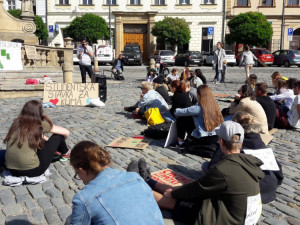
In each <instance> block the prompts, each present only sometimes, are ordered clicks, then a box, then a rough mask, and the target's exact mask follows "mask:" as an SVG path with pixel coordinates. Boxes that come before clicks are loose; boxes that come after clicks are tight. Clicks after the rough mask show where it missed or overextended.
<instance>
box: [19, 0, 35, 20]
mask: <svg viewBox="0 0 300 225" xmlns="http://www.w3.org/2000/svg"><path fill="white" fill-rule="evenodd" d="M33 2H34V0H22V14H21V16H20V17H21V19H22V20H31V21H32V20H34V12H33Z"/></svg>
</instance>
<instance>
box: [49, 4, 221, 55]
mask: <svg viewBox="0 0 300 225" xmlns="http://www.w3.org/2000/svg"><path fill="white" fill-rule="evenodd" d="M47 2H48V3H47V23H48V24H47V25H48V26H49V25H52V26H53V27H55V25H57V26H56V28H57V31H56V32H54V36H53V37H52V38H50V39H49V43H50V45H51V46H54V44H56V43H59V44H63V28H65V27H67V26H68V25H69V24H70V22H71V21H72V20H73V19H74V18H75V17H76V16H81V15H83V14H85V13H94V14H96V15H99V16H101V17H103V18H104V19H105V20H106V21H107V23H108V22H109V2H110V0H97V1H96V0H72V1H71V0H48V1H47ZM224 2H225V1H224V0H111V27H112V31H113V34H112V37H113V40H112V41H113V43H114V46H115V49H116V54H119V53H120V52H121V51H123V48H124V45H125V44H126V43H128V42H138V43H140V45H141V47H142V49H143V51H144V54H145V55H146V56H148V57H149V56H150V54H152V53H153V51H154V50H155V48H156V47H157V46H156V41H155V38H154V37H153V36H152V34H151V29H152V27H153V26H154V24H155V22H157V21H159V20H162V19H163V18H164V17H166V16H168V17H179V18H184V19H185V20H186V22H187V23H188V24H189V27H190V30H191V37H192V38H191V40H190V43H189V45H188V46H185V47H186V48H188V49H189V50H195V51H196V50H197V51H209V50H212V46H213V45H215V44H216V42H218V41H222V40H223V38H224V33H225V29H224V23H223V21H224V19H223V18H224V16H225V12H224V11H225V7H223V6H224V5H223V3H224ZM209 27H213V28H214V32H213V35H212V36H211V35H210V36H209V37H208V34H207V30H208V28H209ZM208 38H212V39H208Z"/></svg>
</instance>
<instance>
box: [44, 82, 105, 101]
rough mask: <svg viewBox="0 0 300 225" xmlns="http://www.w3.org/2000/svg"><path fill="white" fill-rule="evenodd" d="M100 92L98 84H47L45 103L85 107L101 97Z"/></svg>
mask: <svg viewBox="0 0 300 225" xmlns="http://www.w3.org/2000/svg"><path fill="white" fill-rule="evenodd" d="M98 90H99V84H98V83H46V84H45V85H44V99H43V102H52V103H53V104H54V105H77V106H85V105H88V104H89V102H90V99H92V98H98V97H99V93H98Z"/></svg>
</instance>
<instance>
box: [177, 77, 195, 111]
mask: <svg viewBox="0 0 300 225" xmlns="http://www.w3.org/2000/svg"><path fill="white" fill-rule="evenodd" d="M181 82H182V83H184V84H185V92H186V93H188V94H189V97H190V99H191V101H192V104H193V105H195V104H196V103H197V102H198V99H197V88H194V87H191V84H190V81H188V80H183V81H181Z"/></svg>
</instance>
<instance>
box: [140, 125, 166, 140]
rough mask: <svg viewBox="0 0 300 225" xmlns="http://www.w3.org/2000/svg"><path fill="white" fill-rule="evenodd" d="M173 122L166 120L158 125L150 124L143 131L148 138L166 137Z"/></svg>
mask: <svg viewBox="0 0 300 225" xmlns="http://www.w3.org/2000/svg"><path fill="white" fill-rule="evenodd" d="M170 126H171V123H169V122H164V123H160V124H156V125H152V126H149V127H148V128H147V129H146V130H144V131H143V132H142V134H143V135H145V136H146V137H148V138H153V139H166V138H167V136H168V133H169V129H170Z"/></svg>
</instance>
